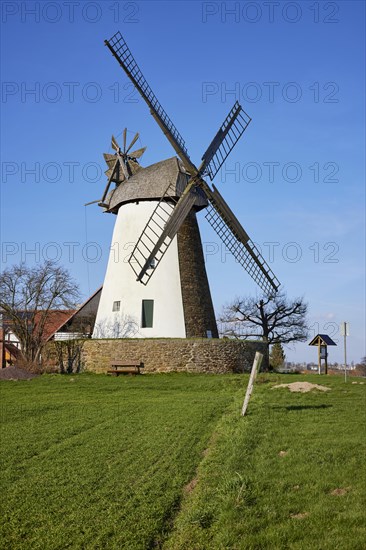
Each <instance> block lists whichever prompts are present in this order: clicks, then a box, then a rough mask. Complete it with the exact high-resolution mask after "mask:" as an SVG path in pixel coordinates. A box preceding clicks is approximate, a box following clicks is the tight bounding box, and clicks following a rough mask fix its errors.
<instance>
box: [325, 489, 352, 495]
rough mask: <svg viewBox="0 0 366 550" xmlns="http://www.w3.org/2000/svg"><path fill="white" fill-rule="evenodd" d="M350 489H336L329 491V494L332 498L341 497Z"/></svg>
mask: <svg viewBox="0 0 366 550" xmlns="http://www.w3.org/2000/svg"><path fill="white" fill-rule="evenodd" d="M350 489H351V487H337V489H334V490H333V491H331V493H330V494H331V495H332V496H334V497H342V496H343V495H346V494H347V493H348V491H349V490H350Z"/></svg>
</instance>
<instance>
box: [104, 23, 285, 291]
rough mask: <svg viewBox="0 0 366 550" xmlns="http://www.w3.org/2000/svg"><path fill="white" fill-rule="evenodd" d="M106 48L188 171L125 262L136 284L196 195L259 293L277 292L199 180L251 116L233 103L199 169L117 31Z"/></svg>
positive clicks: (234, 223)
mask: <svg viewBox="0 0 366 550" xmlns="http://www.w3.org/2000/svg"><path fill="white" fill-rule="evenodd" d="M105 44H106V46H108V48H109V50H110V51H111V52H112V54H113V56H114V57H115V58H116V59H117V61H118V63H119V64H120V66H121V67H122V68H123V70H124V71H125V73H126V74H127V76H128V77H129V78H130V80H131V81H132V83H133V84H134V85H135V87H136V88H137V90H138V91H139V93H140V94H141V96H142V98H143V99H144V101H145V102H146V103H147V105H148V106H149V108H150V112H151V114H152V116H153V117H154V118H155V120H156V122H157V123H158V125H159V126H160V128H161V129H162V131H163V133H164V134H165V136H166V137H167V139H168V141H169V142H170V143H171V145H172V146H173V148H174V150H175V152H176V153H177V154H178V156H179V157H180V159H181V161H182V163H183V166H184V167H185V169H186V172H188V174H190V176H191V177H190V179H189V181H188V183H187V186H186V189H185V191H184V192H183V194H182V195H181V197H180V198H179V200H177V198H176V190H175V188H174V186H169V187H168V188H167V190H166V192H165V193H164V195H163V197H161V199H160V201H159V203H158V204H157V206H156V208H155V209H154V211H153V213H152V215H151V216H150V218H149V220H148V222H147V224H146V226H145V228H144V230H143V232H142V234H141V235H140V237H139V239H138V241H137V243H136V246H135V248H134V250H133V252H132V254H131V256H130V258H129V263H130V265H131V267H132V268H133V270H134V271H135V273H136V276H137V280H139V281H140V282H142V283H144V284H146V283H147V282H148V280H149V279H150V277H151V275H152V273H153V272H154V271H155V269H156V267H157V265H158V264H159V262H160V261H161V259H162V258H163V256H164V254H165V252H166V251H167V249H168V247H169V245H170V243H171V242H172V240H173V238H174V236H175V235H176V234H177V232H178V231H179V229H180V227H181V226H182V224H183V222H184V220H185V219H186V217H187V216H188V214H189V211H190V210H191V208H192V207H193V205H194V202H195V197H196V193H198V192H199V193H201V194H203V195H205V196H206V198H207V200H208V201H209V204H210V206H209V210H208V213H207V215H206V218H207V220H208V221H209V223H210V224H211V225H212V226H213V228H214V229H215V231H216V232H217V233H218V235H219V236H220V238H221V239H222V240H223V242H224V243H225V245H226V246H227V248H228V249H229V250H230V251H231V253H232V254H233V255H234V257H235V258H236V260H237V261H238V262H239V263H240V264H241V265H242V266H243V267H244V269H246V271H248V273H249V274H250V275H251V277H252V278H253V279H254V280H255V281H256V283H257V284H258V285H259V286H260V287H261V288H262V290H264V291H265V292H267V293H270V292H275V291H277V289H278V287H279V285H280V283H279V281H278V280H277V278H276V277H275V275H274V274H273V272H272V270H271V269H270V268H269V266H268V265H267V264H266V262H265V260H264V259H263V258H262V256H261V254H260V253H259V251H258V250H257V248H256V246H255V245H254V243H253V242H252V241H251V240H250V238H249V236H248V235H247V233H246V232H245V231H244V229H243V227H242V226H241V225H240V223H239V221H238V220H237V219H236V217H235V216H234V214H233V213H232V211H231V210H230V208H229V206H228V205H227V204H226V202H225V201H224V199H223V198H222V197H221V195H220V194H219V192H218V191H217V189H216V188H215V187H213V189H214V190H213V191H212V190H211V188H210V187H209V186H208V185H207V183H206V182H205V181H204V180H203V179H202V178H203V177H204V176H205V175H208V176H209V177H210V179H211V180H213V179H214V177H215V176H216V174H217V172H218V171H219V170H220V168H221V166H222V165H223V163H224V162H225V160H226V158H227V157H228V155H229V154H230V152H231V151H232V149H233V148H234V146H235V145H236V143H237V142H238V140H239V139H240V137H241V136H242V134H243V133H244V131H245V130H246V128H247V126H248V124H249V123H250V121H251V118H250V117H249V115H248V114H247V113H246V112H245V111H244V110H243V109H242V107H241V106H240V105H239V103H238V102H236V103H235V104H234V106H233V108H232V109H231V110H230V112H229V114H228V116H227V117H226V119H225V120H224V122H223V124H222V125H221V127H220V128H219V131H218V132H217V134H216V135H215V137H214V139H213V140H212V142H211V144H210V145H209V147H208V148H207V150H206V152H205V153H204V155H203V156H202V163H201V165H200V166H199V168H198V169H197V168H196V166H195V165H194V164H193V162H192V161H191V159H190V157H189V155H188V151H187V148H186V145H185V142H184V140H183V138H182V136H181V135H180V133H179V132H178V130H177V128H176V127H175V126H174V124H173V122H172V121H171V120H170V118H169V117H168V115H167V114H166V112H165V111H164V109H163V108H162V106H161V105H160V103H159V101H158V99H157V97H156V96H155V94H154V93H153V91H152V90H151V88H150V86H149V85H148V83H147V82H146V80H145V78H144V76H143V74H142V72H141V70H140V69H139V67H138V65H137V63H136V61H135V59H134V57H133V55H132V53H131V51H130V50H129V48H128V46H127V44H126V42H125V40H124V39H123V37H122V35H121V33H120V32H117V33H116V34H115V35H114V36H113V37H112V38H111V39H110V40H105ZM131 157H133V153H131ZM109 167H110V168H111V166H109Z"/></svg>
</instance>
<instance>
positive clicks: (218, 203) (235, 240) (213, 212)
mask: <svg viewBox="0 0 366 550" xmlns="http://www.w3.org/2000/svg"><path fill="white" fill-rule="evenodd" d="M213 188H214V191H213V192H212V191H211V190H209V189H208V190H207V197H208V200H209V202H210V206H209V207H208V210H207V213H206V220H207V221H208V222H209V223H210V225H211V226H212V227H213V229H214V230H215V231H216V233H217V234H218V236H219V237H220V239H221V240H222V242H223V243H224V244H225V246H226V247H227V248H228V249H229V250H230V252H231V253H232V255H233V256H234V258H235V259H236V260H237V262H239V263H240V264H241V265H242V266H243V267H244V269H245V270H246V271H247V272H248V273H249V275H250V276H251V277H252V279H253V280H254V281H255V282H256V283H257V284H258V286H259V287H260V288H261V289H262V290H263V291H264V292H265V293H266V294H271V293H274V292H277V290H278V288H279V286H280V282H279V281H278V279H277V277H276V276H275V274H274V273H273V271H272V270H271V268H270V267H269V266H268V265H267V263H266V261H265V260H264V258H263V257H262V255H261V254H260V252H259V250H258V249H257V247H256V246H255V244H254V243H253V241H252V240H251V239H250V237H249V235H248V234H247V232H246V231H245V230H244V228H243V227H242V226H241V224H240V222H239V221H238V220H237V218H236V217H235V215H234V214H233V212H232V211H231V209H230V208H229V206H228V204H227V203H226V202H225V201H224V199H223V198H222V196H221V195H220V193H219V192H218V190H217V189H216V188H215V186H213Z"/></svg>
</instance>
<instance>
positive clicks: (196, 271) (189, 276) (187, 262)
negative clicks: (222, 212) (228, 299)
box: [178, 210, 218, 338]
mask: <svg viewBox="0 0 366 550" xmlns="http://www.w3.org/2000/svg"><path fill="white" fill-rule="evenodd" d="M178 257H179V271H180V279H181V287H182V298H183V309H184V321H185V326H186V336H187V338H206V336H207V331H208V330H210V331H211V334H212V337H213V338H218V332H217V325H216V319H215V312H214V308H213V305H212V299H211V293H210V287H209V284H208V279H207V274H206V267H205V260H204V256H203V250H202V242H201V236H200V231H199V228H198V223H197V218H196V214H195V212H194V211H193V210H192V211H191V212H190V214H189V216H187V218H186V220H185V222H184V224H183V225H182V227H181V228H180V230H179V233H178Z"/></svg>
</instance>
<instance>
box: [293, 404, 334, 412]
mask: <svg viewBox="0 0 366 550" xmlns="http://www.w3.org/2000/svg"><path fill="white" fill-rule="evenodd" d="M332 407H333V405H287V407H284V408H285V409H286V410H288V411H304V410H307V409H309V410H312V409H330V408H332Z"/></svg>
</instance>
